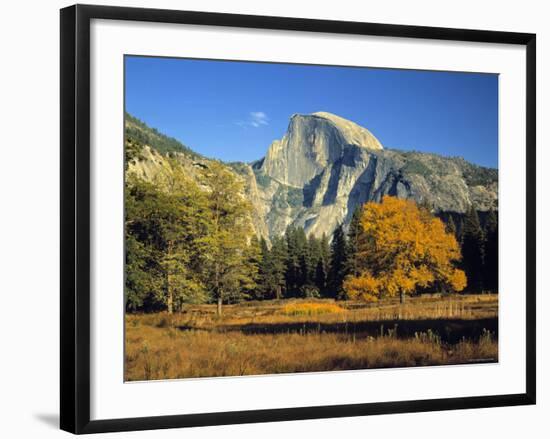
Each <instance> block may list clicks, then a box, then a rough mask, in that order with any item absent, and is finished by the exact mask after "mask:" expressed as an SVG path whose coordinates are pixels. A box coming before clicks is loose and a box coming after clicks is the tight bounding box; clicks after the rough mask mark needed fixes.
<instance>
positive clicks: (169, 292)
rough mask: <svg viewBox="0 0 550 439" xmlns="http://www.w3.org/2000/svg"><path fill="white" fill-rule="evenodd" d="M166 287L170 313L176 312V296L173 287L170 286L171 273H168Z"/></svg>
mask: <svg viewBox="0 0 550 439" xmlns="http://www.w3.org/2000/svg"><path fill="white" fill-rule="evenodd" d="M166 289H167V290H168V291H167V293H168V297H167V299H166V305H167V307H168V314H172V313H173V312H174V298H173V293H172V287H171V286H170V274H167V275H166Z"/></svg>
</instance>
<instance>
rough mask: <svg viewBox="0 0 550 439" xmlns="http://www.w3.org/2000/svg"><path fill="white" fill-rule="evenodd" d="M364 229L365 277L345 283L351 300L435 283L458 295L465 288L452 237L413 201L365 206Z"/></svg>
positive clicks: (360, 248)
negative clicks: (456, 264)
mask: <svg viewBox="0 0 550 439" xmlns="http://www.w3.org/2000/svg"><path fill="white" fill-rule="evenodd" d="M361 225H362V227H363V230H364V233H363V234H362V235H361V240H360V242H359V243H358V245H357V246H358V261H359V272H360V273H361V274H360V275H359V276H357V277H348V278H347V279H346V281H345V283H344V289H345V291H346V293H347V294H348V296H349V297H350V298H360V299H363V300H366V301H373V300H376V299H379V298H381V297H384V296H389V297H393V296H396V295H403V294H411V293H413V292H415V291H416V290H417V289H418V288H426V287H429V286H432V285H434V284H435V283H436V282H437V283H438V284H441V285H443V286H444V287H445V288H446V289H448V290H454V291H462V290H463V289H464V287H465V286H466V275H465V274H464V272H463V271H461V270H458V269H457V268H455V266H454V264H455V263H456V262H458V261H459V260H460V258H461V254H460V247H459V245H458V243H457V241H456V239H455V237H454V235H453V234H451V233H447V232H446V231H445V225H444V224H443V222H442V221H441V220H440V219H439V218H436V217H434V216H432V215H431V214H430V212H428V211H427V210H426V209H423V208H419V207H418V206H417V204H416V203H415V202H414V201H411V200H403V199H399V198H396V197H390V196H385V197H384V198H383V200H382V203H375V202H370V203H367V204H365V206H364V207H363V211H362V214H361Z"/></svg>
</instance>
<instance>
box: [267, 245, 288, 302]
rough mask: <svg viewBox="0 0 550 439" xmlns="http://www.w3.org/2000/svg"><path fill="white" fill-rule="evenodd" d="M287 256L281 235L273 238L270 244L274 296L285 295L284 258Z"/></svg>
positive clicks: (280, 297) (279, 297)
mask: <svg viewBox="0 0 550 439" xmlns="http://www.w3.org/2000/svg"><path fill="white" fill-rule="evenodd" d="M287 258H288V252H287V246H286V241H285V240H284V239H283V238H281V237H275V238H273V245H272V246H271V260H272V272H271V273H272V274H271V279H272V281H271V284H272V285H273V288H274V291H275V298H276V299H282V298H283V296H284V295H285V285H286V278H285V274H286V260H287Z"/></svg>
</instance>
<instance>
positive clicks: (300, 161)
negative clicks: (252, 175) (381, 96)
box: [262, 112, 382, 187]
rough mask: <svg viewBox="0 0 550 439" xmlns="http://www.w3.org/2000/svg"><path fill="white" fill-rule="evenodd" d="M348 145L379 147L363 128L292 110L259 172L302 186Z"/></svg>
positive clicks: (324, 115)
mask: <svg viewBox="0 0 550 439" xmlns="http://www.w3.org/2000/svg"><path fill="white" fill-rule="evenodd" d="M348 145H357V146H361V147H364V148H370V149H373V150H381V149H382V145H381V144H380V142H379V141H378V140H377V139H376V138H375V137H374V136H373V135H372V134H371V133H370V132H369V131H368V130H367V129H365V128H363V127H360V126H359V125H357V124H355V123H353V122H350V121H348V120H346V119H342V118H341V117H338V116H335V115H333V114H330V113H324V112H319V113H313V114H311V115H300V114H295V115H293V116H292V117H291V119H290V123H289V125H288V130H287V132H286V134H285V135H284V136H283V138H282V139H281V140H275V141H274V142H273V143H272V144H271V146H270V147H269V149H268V151H267V154H266V157H265V160H264V162H263V165H262V170H263V172H264V173H265V174H266V175H268V176H270V177H271V178H273V179H275V180H277V181H278V182H280V183H283V184H287V185H289V186H294V187H303V186H304V185H305V184H307V183H308V182H309V181H310V180H311V179H312V178H314V177H315V176H317V175H318V174H320V173H321V172H323V170H324V169H326V167H327V166H330V165H331V164H332V163H334V162H336V161H338V160H339V159H341V158H342V156H343V155H344V153H345V150H346V147H347V146H348Z"/></svg>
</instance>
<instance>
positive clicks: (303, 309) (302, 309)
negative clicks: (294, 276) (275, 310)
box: [282, 302, 344, 316]
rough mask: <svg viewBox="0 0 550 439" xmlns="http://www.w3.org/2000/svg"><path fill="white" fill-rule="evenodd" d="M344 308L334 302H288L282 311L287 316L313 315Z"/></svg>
mask: <svg viewBox="0 0 550 439" xmlns="http://www.w3.org/2000/svg"><path fill="white" fill-rule="evenodd" d="M343 311H344V309H343V308H341V307H340V306H338V305H336V304H335V303H322V302H302V303H289V304H287V305H285V306H284V307H283V310H282V313H283V314H284V315H287V316H313V315H319V314H332V313H340V312H343Z"/></svg>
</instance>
